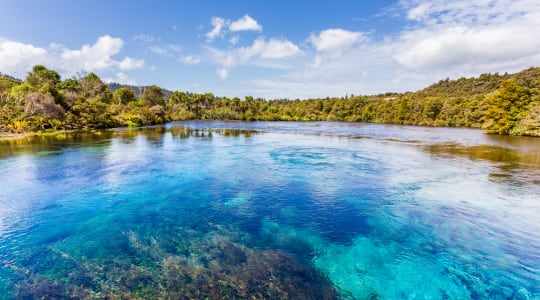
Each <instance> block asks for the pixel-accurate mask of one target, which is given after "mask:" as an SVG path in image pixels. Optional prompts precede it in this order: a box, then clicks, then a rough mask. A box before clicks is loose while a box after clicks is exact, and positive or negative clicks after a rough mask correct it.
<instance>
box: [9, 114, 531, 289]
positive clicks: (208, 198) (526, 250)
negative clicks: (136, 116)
mask: <svg viewBox="0 0 540 300" xmlns="http://www.w3.org/2000/svg"><path fill="white" fill-rule="evenodd" d="M0 157H1V159H0V178H1V179H0V295H2V296H1V297H3V298H5V299H10V298H23V297H25V296H29V295H31V296H36V297H42V296H51V297H66V296H65V295H68V296H70V297H80V298H97V299H101V298H105V297H111V298H114V297H118V298H122V297H124V298H134V297H141V298H156V297H170V298H180V297H181V296H186V297H191V298H202V299H204V298H205V297H206V296H209V297H210V298H223V297H226V298H249V297H251V296H255V297H256V298H270V299H278V298H289V299H335V298H338V299H340V298H341V299H407V298H409V299H445V298H446V299H540V221H539V220H540V217H539V215H540V196H539V195H540V139H530V138H517V137H513V138H511V137H497V136H489V135H483V134H482V133H481V132H479V131H477V130H466V129H441V128H425V127H407V126H386V125H367V124H353V123H286V122H269V123H267V122H258V123H242V122H185V123H172V124H167V125H166V126H165V127H155V128H145V129H140V130H128V129H125V130H113V131H104V132H99V133H98V134H84V135H83V134H72V135H60V136H56V137H47V138H43V137H42V138H35V139H30V140H25V141H4V142H1V143H0Z"/></svg>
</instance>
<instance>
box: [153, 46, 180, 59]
mask: <svg viewBox="0 0 540 300" xmlns="http://www.w3.org/2000/svg"><path fill="white" fill-rule="evenodd" d="M148 50H150V52H152V53H155V54H157V55H162V56H171V57H175V56H176V55H178V53H180V52H182V46H179V45H173V44H169V45H161V46H158V45H153V46H151V47H149V48H148Z"/></svg>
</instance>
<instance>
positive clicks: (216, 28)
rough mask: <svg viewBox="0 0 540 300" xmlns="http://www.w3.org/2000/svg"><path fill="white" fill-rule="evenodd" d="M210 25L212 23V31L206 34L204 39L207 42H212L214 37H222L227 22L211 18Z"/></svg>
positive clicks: (218, 18)
mask: <svg viewBox="0 0 540 300" xmlns="http://www.w3.org/2000/svg"><path fill="white" fill-rule="evenodd" d="M211 23H212V26H213V28H212V30H210V31H209V32H207V33H206V38H207V39H208V41H212V40H214V39H215V38H216V37H220V36H223V35H224V29H225V26H226V25H227V21H226V20H225V19H222V18H220V17H213V18H212V22H211Z"/></svg>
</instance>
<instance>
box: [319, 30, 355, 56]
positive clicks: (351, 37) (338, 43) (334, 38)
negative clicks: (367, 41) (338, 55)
mask: <svg viewBox="0 0 540 300" xmlns="http://www.w3.org/2000/svg"><path fill="white" fill-rule="evenodd" d="M364 37H365V35H364V34H363V33H362V32H358V31H348V30H344V29H340V28H337V29H326V30H323V31H321V32H320V33H319V34H318V35H315V34H312V35H311V36H310V38H309V41H310V42H311V43H312V44H313V46H314V47H315V49H317V51H326V52H341V51H343V50H346V49H348V48H350V47H351V46H353V45H354V44H356V43H357V42H359V41H361V40H362V39H363V38H364Z"/></svg>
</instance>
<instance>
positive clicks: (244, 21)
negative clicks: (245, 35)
mask: <svg viewBox="0 0 540 300" xmlns="http://www.w3.org/2000/svg"><path fill="white" fill-rule="evenodd" d="M229 30H230V31H242V30H253V31H261V30H262V26H261V25H260V24H259V23H258V22H257V21H256V20H255V19H253V18H252V17H250V16H249V15H245V16H243V17H241V18H240V19H238V20H236V21H234V22H232V23H231V25H229Z"/></svg>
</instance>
